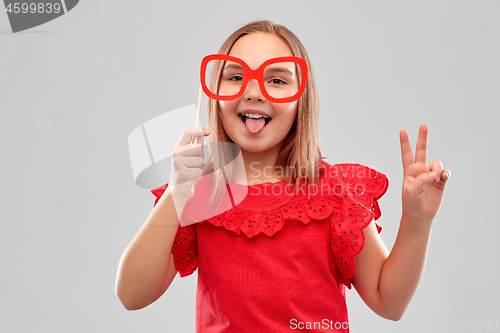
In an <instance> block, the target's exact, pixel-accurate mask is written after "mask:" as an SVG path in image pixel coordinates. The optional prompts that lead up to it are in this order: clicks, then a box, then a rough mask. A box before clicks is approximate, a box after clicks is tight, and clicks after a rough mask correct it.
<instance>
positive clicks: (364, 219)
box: [152, 161, 388, 288]
mask: <svg viewBox="0 0 500 333" xmlns="http://www.w3.org/2000/svg"><path fill="white" fill-rule="evenodd" d="M321 167H324V168H325V174H324V175H323V177H322V178H321V179H320V180H319V182H318V183H317V184H318V186H317V187H316V188H313V187H307V186H303V187H302V190H301V188H300V187H299V188H298V189H296V190H298V191H297V192H295V193H297V194H296V195H293V196H292V195H291V194H292V187H291V185H290V186H288V185H287V183H286V182H284V181H280V182H277V183H263V184H259V185H241V184H237V183H235V182H234V181H233V182H230V183H229V184H227V185H226V186H227V189H228V191H227V193H226V194H225V196H224V198H223V199H222V201H221V205H220V206H219V207H218V208H217V209H212V208H209V207H208V202H209V199H210V195H211V191H210V190H211V187H210V183H209V180H210V177H205V178H202V179H201V180H200V181H199V182H198V183H197V185H196V190H195V195H194V196H193V198H191V200H190V201H189V202H188V203H187V204H186V208H185V209H184V212H183V215H182V217H181V225H183V227H181V228H180V229H179V231H182V230H184V232H183V234H181V235H179V233H178V237H176V240H179V241H181V239H180V238H182V239H184V240H183V241H181V242H180V243H182V244H183V245H182V246H181V247H182V248H186V247H187V246H189V244H190V241H189V239H186V234H189V235H191V237H196V231H195V230H193V229H190V228H191V227H194V226H195V224H193V223H196V222H198V223H203V222H209V223H211V224H213V225H215V226H218V227H223V228H225V229H226V230H228V231H231V232H234V233H235V234H236V235H240V234H241V233H243V234H245V235H246V237H249V238H251V237H253V236H255V235H258V234H260V233H264V234H265V235H267V236H270V237H271V236H273V235H274V234H275V233H277V232H278V231H279V230H281V229H282V228H283V227H284V225H285V223H286V221H287V220H297V221H301V222H303V223H304V224H308V223H310V222H311V221H312V220H323V219H326V218H330V233H331V245H332V250H333V253H334V257H335V260H336V263H337V266H338V268H339V270H340V272H341V273H342V277H343V279H342V280H343V281H342V282H343V283H344V284H345V285H347V286H348V287H349V288H350V287H351V284H350V282H349V279H350V278H352V276H353V275H354V271H355V268H356V263H355V260H354V258H355V257H356V256H357V255H358V254H359V253H360V252H361V250H362V249H363V247H364V242H365V237H364V232H363V229H364V228H366V227H367V226H368V224H369V223H370V222H371V221H372V219H373V218H375V220H377V219H378V218H379V217H380V215H381V212H380V208H379V206H378V202H377V200H378V199H379V198H380V197H382V195H384V193H385V192H386V191H387V188H388V180H387V178H386V176H385V175H383V174H381V173H379V172H377V171H375V170H373V169H371V168H368V167H365V166H362V165H360V164H336V165H330V164H329V163H327V162H324V161H322V162H321ZM302 184H303V183H302ZM165 188H166V187H165ZM158 190H160V191H161V193H163V191H164V189H162V188H159V189H157V190H153V191H152V192H153V194H155V195H157V197H158V195H160V196H161V194H160V193H158V192H156V193H155V191H158ZM229 194H231V195H229ZM377 228H378V231H379V232H380V230H381V228H380V227H379V226H378V225H377ZM186 229H190V230H189V231H186ZM177 238H179V239H177ZM178 250H182V249H181V248H179V249H178Z"/></svg>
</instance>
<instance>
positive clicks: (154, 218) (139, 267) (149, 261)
mask: <svg viewBox="0 0 500 333" xmlns="http://www.w3.org/2000/svg"><path fill="white" fill-rule="evenodd" d="M208 134H209V131H208V130H206V129H203V128H201V127H188V128H186V129H185V130H184V132H183V134H182V136H181V138H180V139H179V142H178V144H177V146H176V148H175V150H174V151H173V153H172V159H173V163H172V166H173V167H172V174H171V177H170V183H169V186H168V188H167V190H166V191H165V192H164V193H163V195H162V196H161V197H160V199H159V200H158V202H157V203H156V205H155V207H154V208H153V211H152V212H151V214H150V215H149V217H148V218H147V220H146V222H145V223H144V225H143V226H142V228H141V229H140V230H139V232H138V233H137V235H136V236H135V237H134V239H133V240H132V242H131V243H130V244H129V246H128V247H127V248H126V249H125V252H124V253H123V255H122V258H121V260H120V264H119V266H118V274H117V277H116V295H117V296H118V298H119V299H120V301H121V302H122V304H123V306H124V307H125V308H126V309H127V310H138V309H142V308H144V307H146V306H148V305H149V304H151V303H153V302H154V301H156V300H157V299H158V298H159V297H160V296H161V295H163V293H164V292H165V291H166V290H167V288H168V287H169V286H170V283H171V282H172V280H173V279H174V277H175V274H176V273H177V271H176V268H175V265H174V255H173V254H172V253H171V252H172V246H173V244H174V240H175V236H176V234H177V230H178V228H179V218H180V217H181V214H182V212H183V210H184V207H185V206H186V203H187V202H188V201H189V199H190V198H191V197H192V196H193V195H194V191H193V188H194V186H195V184H196V182H197V181H198V180H199V179H200V178H201V176H202V175H203V156H204V155H203V144H191V141H192V138H194V137H197V138H198V142H202V143H203V136H206V135H208ZM174 199H175V200H174Z"/></svg>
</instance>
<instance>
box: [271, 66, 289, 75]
mask: <svg viewBox="0 0 500 333" xmlns="http://www.w3.org/2000/svg"><path fill="white" fill-rule="evenodd" d="M268 70H269V71H270V72H273V73H285V74H290V75H292V76H295V74H294V73H292V71H290V70H289V69H288V68H285V67H267V68H266V71H268Z"/></svg>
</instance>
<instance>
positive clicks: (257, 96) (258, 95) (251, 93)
mask: <svg viewBox="0 0 500 333" xmlns="http://www.w3.org/2000/svg"><path fill="white" fill-rule="evenodd" d="M243 98H244V99H245V100H247V101H251V100H255V101H265V100H266V99H265V98H264V95H262V91H260V87H259V82H258V81H257V80H255V79H251V80H250V81H248V83H247V86H246V88H245V92H244V93H243Z"/></svg>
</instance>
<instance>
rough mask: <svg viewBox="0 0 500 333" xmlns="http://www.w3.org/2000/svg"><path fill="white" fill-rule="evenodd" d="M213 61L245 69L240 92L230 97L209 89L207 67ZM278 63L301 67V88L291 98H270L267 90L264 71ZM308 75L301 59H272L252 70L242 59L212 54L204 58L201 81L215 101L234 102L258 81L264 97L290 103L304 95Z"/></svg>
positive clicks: (205, 90) (204, 88) (277, 101)
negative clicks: (238, 65)
mask: <svg viewBox="0 0 500 333" xmlns="http://www.w3.org/2000/svg"><path fill="white" fill-rule="evenodd" d="M212 60H224V61H232V62H235V63H238V64H240V65H241V66H242V67H243V73H244V75H243V82H242V84H241V88H240V91H239V92H238V93H237V94H235V95H230V96H220V95H216V94H214V93H212V92H211V91H210V90H209V89H208V87H207V83H206V82H205V79H206V76H205V75H206V71H207V65H208V63H209V62H210V61H212ZM277 62H295V63H297V64H298V65H299V67H300V68H301V70H302V74H301V82H300V87H299V90H298V91H297V93H296V94H295V95H293V96H291V97H286V98H274V97H272V96H270V95H269V94H268V93H267V91H266V88H265V86H264V69H265V68H266V67H267V66H268V65H271V64H275V63H277ZM307 74H308V68H307V64H306V62H305V61H304V59H302V58H299V57H279V58H272V59H269V60H266V61H265V62H264V63H263V64H262V65H260V66H259V68H257V69H251V68H250V66H248V65H247V63H246V62H244V61H243V60H242V59H240V58H236V57H233V56H229V55H225V54H211V55H208V56H206V57H204V58H203V60H202V61H201V69H200V80H201V87H202V88H203V91H204V92H205V94H206V95H207V96H208V97H210V98H213V99H216V100H219V101H232V100H235V99H237V98H239V97H240V96H241V95H243V93H244V92H245V90H246V88H247V84H248V82H249V81H250V80H252V79H253V80H257V82H259V88H260V91H261V93H262V95H264V97H265V98H266V99H267V100H268V101H270V102H273V103H290V102H294V101H296V100H298V99H299V98H300V96H302V94H303V93H304V90H305V88H306V83H307ZM219 85H220V78H219Z"/></svg>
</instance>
